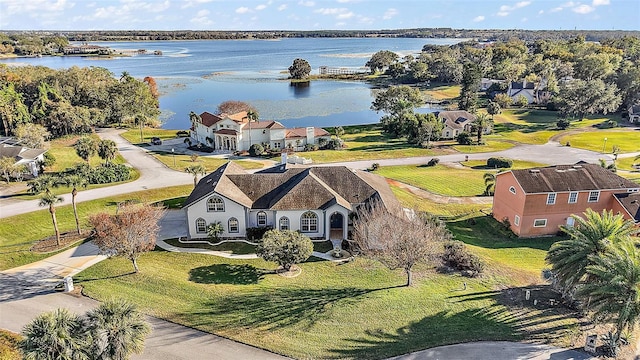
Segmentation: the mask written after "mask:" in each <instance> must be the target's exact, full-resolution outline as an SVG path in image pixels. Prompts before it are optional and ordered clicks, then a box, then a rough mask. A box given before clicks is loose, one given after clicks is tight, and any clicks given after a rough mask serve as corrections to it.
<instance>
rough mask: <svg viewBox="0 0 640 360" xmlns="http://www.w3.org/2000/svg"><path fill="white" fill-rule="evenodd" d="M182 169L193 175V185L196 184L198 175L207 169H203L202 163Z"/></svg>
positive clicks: (204, 172)
mask: <svg viewBox="0 0 640 360" xmlns="http://www.w3.org/2000/svg"><path fill="white" fill-rule="evenodd" d="M184 171H185V172H187V173H189V174H191V175H193V187H196V185H198V175H204V174H206V173H207V169H205V167H204V166H202V164H193V165H189V166H187V167H186V168H184Z"/></svg>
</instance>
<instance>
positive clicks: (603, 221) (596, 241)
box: [546, 209, 633, 291]
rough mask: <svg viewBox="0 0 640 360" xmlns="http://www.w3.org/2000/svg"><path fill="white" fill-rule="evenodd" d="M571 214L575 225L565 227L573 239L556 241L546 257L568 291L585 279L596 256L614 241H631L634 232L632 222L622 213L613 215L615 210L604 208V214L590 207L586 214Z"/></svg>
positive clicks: (564, 229)
mask: <svg viewBox="0 0 640 360" xmlns="http://www.w3.org/2000/svg"><path fill="white" fill-rule="evenodd" d="M571 217H572V218H573V219H574V220H575V226H572V227H569V226H562V227H561V229H562V230H563V231H565V232H566V233H567V234H568V235H569V236H570V238H569V239H567V240H561V241H558V242H556V243H554V244H553V245H552V246H551V249H549V252H548V253H547V257H546V261H547V263H549V264H551V266H552V270H553V272H554V273H555V275H556V277H557V279H558V282H559V284H560V285H562V286H563V288H564V289H565V290H568V291H573V289H574V287H575V286H576V285H577V284H578V283H579V282H581V281H583V280H585V277H586V275H587V271H586V269H587V267H588V266H589V265H592V264H593V259H594V258H596V257H598V256H601V255H603V254H604V253H606V252H607V250H608V249H609V248H610V247H611V245H612V244H616V243H619V242H621V241H625V240H628V239H629V237H630V235H631V234H632V232H633V226H632V223H631V222H630V221H625V220H624V218H623V217H622V215H619V214H618V215H613V211H607V210H603V211H602V214H600V213H597V212H595V211H593V210H591V209H587V211H586V212H585V213H584V217H580V216H577V215H571Z"/></svg>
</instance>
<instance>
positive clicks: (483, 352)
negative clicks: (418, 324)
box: [390, 341, 597, 360]
mask: <svg viewBox="0 0 640 360" xmlns="http://www.w3.org/2000/svg"><path fill="white" fill-rule="evenodd" d="M461 359H469V360H471V359H473V360H496V359H509V360H525V359H526V360H588V359H593V360H596V359H597V358H594V357H592V356H590V355H588V354H586V353H583V352H580V351H575V350H568V349H561V348H557V347H553V346H548V345H535V344H522V343H514V342H509V341H480V342H472V343H465V344H457V345H448V346H440V347H436V348H432V349H427V350H423V351H418V352H415V353H411V354H406V355H401V356H397V357H394V358H392V359H390V360H461Z"/></svg>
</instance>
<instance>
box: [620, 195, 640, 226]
mask: <svg viewBox="0 0 640 360" xmlns="http://www.w3.org/2000/svg"><path fill="white" fill-rule="evenodd" d="M614 196H615V197H616V198H617V199H618V201H620V204H622V206H623V207H624V208H625V209H626V210H627V211H628V212H629V214H631V216H632V217H633V219H634V220H635V222H640V193H623V194H615V195H614Z"/></svg>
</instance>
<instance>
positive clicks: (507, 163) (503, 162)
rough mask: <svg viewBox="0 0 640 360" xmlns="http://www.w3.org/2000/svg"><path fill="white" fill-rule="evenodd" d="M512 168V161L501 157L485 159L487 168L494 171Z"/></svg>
mask: <svg viewBox="0 0 640 360" xmlns="http://www.w3.org/2000/svg"><path fill="white" fill-rule="evenodd" d="M511 166H513V160H511V159H507V158H503V157H490V158H488V159H487V167H490V168H494V169H506V168H510V167H511Z"/></svg>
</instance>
